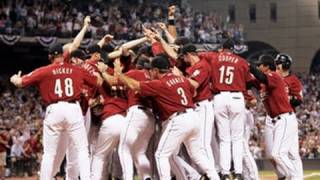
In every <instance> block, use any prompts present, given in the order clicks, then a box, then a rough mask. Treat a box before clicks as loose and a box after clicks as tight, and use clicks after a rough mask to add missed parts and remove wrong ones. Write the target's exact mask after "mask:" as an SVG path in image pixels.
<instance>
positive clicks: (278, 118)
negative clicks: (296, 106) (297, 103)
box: [271, 112, 293, 124]
mask: <svg viewBox="0 0 320 180" xmlns="http://www.w3.org/2000/svg"><path fill="white" fill-rule="evenodd" d="M292 113H293V112H288V114H289V115H291V114H292ZM284 114H285V113H284ZM280 119H281V117H280V116H276V117H274V118H272V120H271V122H272V123H273V124H274V123H276V122H277V121H279V120H280Z"/></svg>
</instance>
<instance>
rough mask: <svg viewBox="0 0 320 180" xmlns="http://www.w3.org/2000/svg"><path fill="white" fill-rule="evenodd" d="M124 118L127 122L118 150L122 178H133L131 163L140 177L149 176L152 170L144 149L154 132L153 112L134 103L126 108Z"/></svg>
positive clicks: (130, 179)
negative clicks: (126, 111)
mask: <svg viewBox="0 0 320 180" xmlns="http://www.w3.org/2000/svg"><path fill="white" fill-rule="evenodd" d="M126 118H127V124H126V127H123V131H122V133H121V137H120V143H119V151H118V153H119V158H120V162H121V167H122V171H123V179H124V180H132V179H133V176H134V173H133V163H134V164H135V165H136V168H137V172H138V175H139V176H140V178H141V179H146V178H151V177H152V170H151V165H150V162H149V160H148V158H147V156H146V151H147V148H148V144H149V140H150V138H151V136H152V134H153V132H154V126H155V125H154V124H155V120H154V117H153V114H152V113H151V111H150V110H148V109H146V108H145V107H143V106H140V105H134V106H131V107H130V108H129V109H128V113H127V117H126Z"/></svg>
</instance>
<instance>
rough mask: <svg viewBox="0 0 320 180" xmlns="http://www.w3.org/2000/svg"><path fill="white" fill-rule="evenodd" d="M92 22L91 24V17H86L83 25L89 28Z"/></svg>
mask: <svg viewBox="0 0 320 180" xmlns="http://www.w3.org/2000/svg"><path fill="white" fill-rule="evenodd" d="M90 22H91V18H90V16H86V17H85V18H84V20H83V24H84V25H85V26H88V25H89V24H90Z"/></svg>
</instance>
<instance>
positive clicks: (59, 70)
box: [52, 68, 72, 75]
mask: <svg viewBox="0 0 320 180" xmlns="http://www.w3.org/2000/svg"><path fill="white" fill-rule="evenodd" d="M52 74H53V75H58V74H72V69H70V68H57V69H53V70H52Z"/></svg>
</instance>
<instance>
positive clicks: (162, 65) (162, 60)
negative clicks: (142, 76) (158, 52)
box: [151, 56, 170, 72]
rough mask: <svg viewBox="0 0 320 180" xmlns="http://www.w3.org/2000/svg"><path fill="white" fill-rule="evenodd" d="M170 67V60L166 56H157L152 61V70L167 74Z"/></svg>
mask: <svg viewBox="0 0 320 180" xmlns="http://www.w3.org/2000/svg"><path fill="white" fill-rule="evenodd" d="M169 66H170V65H169V59H168V58H167V57H165V56H156V57H154V58H153V59H152V61H151V68H158V69H159V70H160V71H162V72H167V71H168V70H169Z"/></svg>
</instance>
